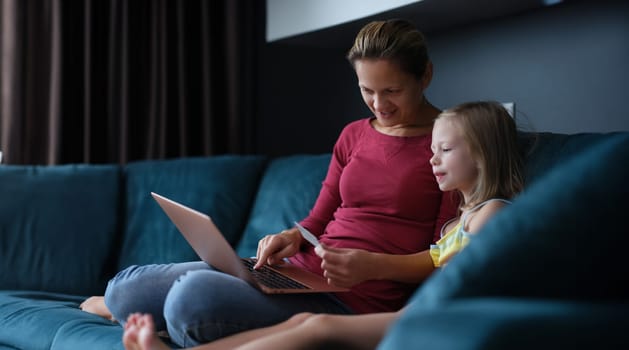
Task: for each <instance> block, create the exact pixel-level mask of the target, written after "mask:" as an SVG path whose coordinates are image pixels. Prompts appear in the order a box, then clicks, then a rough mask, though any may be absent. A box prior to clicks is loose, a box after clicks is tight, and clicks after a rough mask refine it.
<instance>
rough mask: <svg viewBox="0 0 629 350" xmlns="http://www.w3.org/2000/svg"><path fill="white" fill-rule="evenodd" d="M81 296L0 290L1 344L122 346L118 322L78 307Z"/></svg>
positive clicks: (58, 349)
mask: <svg viewBox="0 0 629 350" xmlns="http://www.w3.org/2000/svg"><path fill="white" fill-rule="evenodd" d="M84 299H85V297H80V296H75V295H68V294H57V293H50V292H28V291H0V315H2V317H0V348H2V346H5V347H6V348H9V349H51V350H68V349H93V350H97V349H98V350H112V349H123V346H122V328H121V327H120V325H119V324H117V323H114V322H111V321H108V320H106V319H104V318H102V317H99V316H96V315H93V314H90V313H87V312H83V311H81V310H80V309H79V308H78V305H79V303H81V301H83V300H84ZM87 344H89V346H88V345H87Z"/></svg>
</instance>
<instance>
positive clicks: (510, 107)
mask: <svg viewBox="0 0 629 350" xmlns="http://www.w3.org/2000/svg"><path fill="white" fill-rule="evenodd" d="M502 106H503V107H504V108H505V109H506V110H507V112H509V114H510V115H511V118H513V119H515V102H503V103H502Z"/></svg>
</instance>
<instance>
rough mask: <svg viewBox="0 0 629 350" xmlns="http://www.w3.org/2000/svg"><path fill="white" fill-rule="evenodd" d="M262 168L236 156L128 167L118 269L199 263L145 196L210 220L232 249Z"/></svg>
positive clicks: (255, 160)
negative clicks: (175, 204)
mask: <svg viewBox="0 0 629 350" xmlns="http://www.w3.org/2000/svg"><path fill="white" fill-rule="evenodd" d="M265 164H266V159H265V158H264V157H262V156H237V155H223V156H214V157H192V158H179V159H173V160H153V161H138V162H134V163H130V164H128V165H127V166H126V167H125V175H126V198H127V202H126V208H125V213H126V219H127V221H126V227H125V233H124V241H123V245H122V249H121V256H120V259H119V263H118V268H119V269H122V268H125V267H127V266H130V265H134V264H140V265H142V264H150V263H167V262H181V261H190V260H198V259H199V258H198V257H197V255H196V254H195V253H194V251H193V250H192V248H190V246H189V245H188V243H187V242H186V241H185V239H184V238H183V236H181V234H180V233H179V231H177V229H176V227H175V226H174V224H173V223H172V222H171V221H170V219H169V218H168V217H167V216H166V214H165V213H164V212H163V211H162V210H161V208H160V207H159V205H158V204H157V203H156V202H155V200H154V199H153V198H152V197H151V195H150V192H156V193H159V194H161V195H163V196H166V197H168V198H170V199H173V200H175V201H177V202H180V203H182V204H184V205H186V206H189V207H191V208H193V209H195V210H198V211H200V212H203V213H206V214H208V215H210V216H211V217H212V220H213V221H214V222H215V223H216V225H217V226H218V227H219V228H220V229H221V231H222V232H223V234H224V235H225V236H226V238H227V240H228V241H229V242H230V243H231V244H232V245H235V244H236V241H237V240H238V237H240V235H241V233H242V230H243V229H244V225H245V222H246V221H247V217H248V215H249V210H250V208H251V203H252V202H253V198H254V196H255V192H256V190H257V188H258V184H259V180H260V177H261V174H262V171H263V170H264V166H265Z"/></svg>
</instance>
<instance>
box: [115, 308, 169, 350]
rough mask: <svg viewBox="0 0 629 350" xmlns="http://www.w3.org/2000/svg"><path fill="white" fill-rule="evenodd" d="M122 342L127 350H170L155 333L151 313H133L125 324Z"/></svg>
mask: <svg viewBox="0 0 629 350" xmlns="http://www.w3.org/2000/svg"><path fill="white" fill-rule="evenodd" d="M122 343H123V344H124V348H125V349H127V350H169V349H170V348H169V347H168V346H167V345H166V344H165V343H164V342H162V341H161V340H160V339H159V337H158V336H157V333H155V324H154V323H153V317H151V315H149V314H139V313H136V314H131V315H129V317H128V318H127V323H126V324H125V325H124V334H123V335H122Z"/></svg>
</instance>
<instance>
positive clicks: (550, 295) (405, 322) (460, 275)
mask: <svg viewBox="0 0 629 350" xmlns="http://www.w3.org/2000/svg"><path fill="white" fill-rule="evenodd" d="M627 161H629V135H627V134H626V133H624V134H618V135H611V136H609V137H608V138H607V139H606V140H604V141H602V142H596V143H595V144H594V146H592V149H590V150H588V151H585V152H583V153H581V154H580V156H579V157H576V158H572V159H571V161H568V162H566V163H565V164H563V165H561V166H558V167H555V168H554V169H552V170H551V171H550V172H549V173H548V174H547V175H546V176H544V177H542V178H541V179H539V180H538V181H535V183H534V184H532V185H531V186H530V187H529V188H527V189H526V190H525V191H524V192H523V193H522V194H521V195H520V196H519V197H518V198H516V199H515V201H514V203H513V204H512V205H510V206H509V207H507V208H505V209H504V210H503V211H501V212H500V213H498V214H497V215H496V217H495V218H493V219H492V220H491V221H490V222H489V223H488V224H487V225H486V226H485V227H484V228H483V229H482V230H481V231H480V232H479V233H478V236H477V237H475V238H474V239H473V240H472V241H471V242H470V244H469V246H468V247H467V248H466V249H465V250H463V251H462V252H461V253H459V254H458V255H457V256H455V257H454V258H453V259H452V260H451V262H450V263H449V264H448V265H447V266H446V267H445V268H443V270H441V271H438V272H436V273H435V274H434V275H433V276H432V277H431V278H430V279H429V280H428V281H427V282H426V283H425V284H424V285H423V286H422V287H421V288H420V289H419V290H418V292H417V293H416V294H415V295H414V297H413V298H412V299H411V302H410V304H409V305H408V309H407V310H405V313H404V314H403V316H402V317H401V319H400V320H399V321H398V322H397V323H396V325H394V327H393V330H392V332H390V333H389V334H388V336H387V340H386V341H385V342H384V343H383V346H382V347H381V348H383V349H395V348H396V347H395V346H394V345H395V344H400V343H399V342H400V341H405V344H409V343H408V342H407V341H406V340H402V337H409V332H408V331H404V329H405V328H406V329H408V328H410V327H414V329H416V330H418V329H420V328H421V329H422V334H426V333H429V332H431V331H433V330H434V331H435V332H438V331H440V329H442V328H445V327H447V325H446V324H445V322H447V324H451V323H453V322H456V321H454V318H453V317H452V315H450V316H444V317H443V318H440V317H437V316H436V315H438V314H439V313H440V312H441V311H442V310H446V309H449V308H450V304H452V303H460V302H463V301H470V300H474V299H476V298H488V297H495V298H504V297H509V298H522V299H540V300H548V301H558V300H566V301H571V302H582V303H584V304H591V303H607V302H620V304H619V305H618V306H619V307H620V306H621V305H627V304H628V303H627V302H628V301H629V287H627V286H628V285H629V283H628V282H629V274H627V266H628V265H627V262H626V258H625V250H626V249H625V248H626V247H627V245H628V244H629V235H627V232H626V228H625V225H624V223H623V220H622V218H623V217H624V215H626V213H627V212H628V210H629V201H627V198H629V188H628V187H627V186H626V183H627V179H629V167H627ZM586 308H587V307H586ZM542 309H543V307H542ZM496 310H502V311H496V312H498V314H500V312H505V314H504V315H505V317H512V318H513V319H517V317H518V316H517V315H518V314H519V315H520V316H522V317H526V315H527V312H526V308H525V307H524V308H521V309H517V310H512V309H509V308H505V309H496ZM607 311H609V310H607ZM626 311H627V309H626V307H625V308H624V309H623V312H626ZM488 312H492V310H491V309H487V310H486V311H485V312H483V313H482V317H481V318H479V319H483V320H485V318H484V317H485V315H486V313H488ZM511 312H513V313H512V314H510V313H511ZM543 314H544V313H543V312H542V313H540V314H539V315H542V316H543ZM422 315H432V316H433V317H435V318H434V319H431V320H430V322H428V321H427V322H426V323H421V324H420V323H418V322H420V321H418V319H421V318H422V317H424V316H422ZM454 315H458V314H456V313H455V314H454ZM478 315H479V316H480V315H481V314H478ZM566 315H567V318H566V319H564V320H563V321H569V320H570V317H573V316H574V315H572V314H570V313H566ZM616 316H617V315H616ZM583 317H584V318H587V317H588V316H587V315H586V313H585V312H583ZM435 320H440V321H439V322H435ZM441 321H442V322H441ZM549 321H550V322H547V323H544V324H545V325H546V326H547V327H551V329H552V327H553V322H552V321H553V319H552V318H550V319H549ZM587 321H588V320H583V323H582V325H583V326H587V324H588V323H587ZM628 321H629V319H628V318H624V319H623V323H622V326H623V327H625V328H626V327H627V326H628V325H629V323H628ZM478 322H480V321H477V322H476V323H474V322H469V324H468V327H469V328H468V331H467V332H463V333H461V334H462V335H463V336H466V335H469V334H470V333H473V332H476V331H478V332H482V331H483V329H482V324H478ZM557 322H558V321H557ZM610 322H611V323H613V320H612V319H610ZM531 324H533V323H531ZM570 324H571V323H567V325H568V326H569V325H570ZM477 326H478V327H481V329H477V328H476V327H477ZM560 326H561V327H564V326H566V324H565V322H564V323H561V322H560ZM586 328H587V327H586ZM580 329H581V326H580V327H579V328H575V329H574V330H575V331H577V332H578V331H579V330H580ZM597 329H598V328H597ZM424 330H425V332H424ZM559 330H562V328H559ZM601 331H603V330H602V329H601ZM452 334H458V333H452ZM561 334H562V333H557V335H556V336H557V337H556V338H553V341H554V342H555V343H557V344H562V343H563V344H566V343H565V342H566V340H565V339H562V338H561V336H562V335H561ZM575 334H576V333H575ZM396 337H397V338H399V339H396ZM413 337H415V336H413ZM415 339H417V343H412V344H413V346H424V345H425V343H424V341H425V340H426V341H427V340H428V339H432V338H430V337H428V336H426V338H422V337H420V336H418V337H417V338H415ZM434 339H437V338H434ZM579 339H581V337H579ZM614 339H615V340H614V341H618V339H621V338H614ZM444 341H447V339H444ZM538 344H541V343H538ZM625 344H626V341H625ZM428 348H430V346H428ZM446 348H449V347H446ZM452 348H453V349H454V348H475V347H452ZM477 348H483V349H485V347H482V346H480V347H477ZM497 348H499V347H497ZM510 348H511V347H510ZM564 348H565V347H564Z"/></svg>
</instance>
